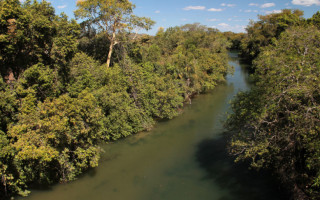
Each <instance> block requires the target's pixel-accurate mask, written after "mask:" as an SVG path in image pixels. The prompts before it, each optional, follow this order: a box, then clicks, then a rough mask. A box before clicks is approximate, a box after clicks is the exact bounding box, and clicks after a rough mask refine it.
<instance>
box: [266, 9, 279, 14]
mask: <svg viewBox="0 0 320 200" xmlns="http://www.w3.org/2000/svg"><path fill="white" fill-rule="evenodd" d="M281 12H282V10H272V11H266V14H272V13H281Z"/></svg>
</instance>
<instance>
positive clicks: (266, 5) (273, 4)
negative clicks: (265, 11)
mask: <svg viewBox="0 0 320 200" xmlns="http://www.w3.org/2000/svg"><path fill="white" fill-rule="evenodd" d="M273 6H276V4H275V3H265V4H262V5H261V8H270V7H273Z"/></svg>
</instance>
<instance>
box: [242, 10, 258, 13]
mask: <svg viewBox="0 0 320 200" xmlns="http://www.w3.org/2000/svg"><path fill="white" fill-rule="evenodd" d="M244 12H246V13H251V12H255V13H257V12H258V11H257V10H245V11H244Z"/></svg>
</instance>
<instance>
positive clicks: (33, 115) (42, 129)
mask: <svg viewBox="0 0 320 200" xmlns="http://www.w3.org/2000/svg"><path fill="white" fill-rule="evenodd" d="M35 102H36V101H35V97H32V95H29V96H28V97H27V98H25V99H23V101H22V107H21V110H20V113H19V115H18V119H19V121H18V122H17V123H15V124H12V125H11V127H10V129H9V132H8V133H9V136H10V137H11V138H12V139H13V140H12V141H13V143H12V147H13V148H14V149H15V151H16V153H15V156H14V159H15V167H16V169H17V171H18V173H19V178H20V179H21V180H22V181H23V182H25V183H30V182H40V183H41V182H43V183H48V182H49V183H50V182H51V181H54V180H56V179H60V181H68V180H72V179H74V177H75V176H76V175H78V174H80V173H81V172H82V171H83V170H85V169H87V168H88V167H95V166H97V165H98V160H99V153H100V148H99V147H98V146H97V145H98V142H99V141H100V140H101V139H103V138H104V137H105V136H104V132H105V128H104V124H103V118H104V116H103V115H102V113H101V110H100V109H99V107H97V106H96V99H95V98H94V97H93V95H92V94H90V93H88V92H87V91H83V92H82V93H81V94H80V95H79V98H77V99H74V98H71V97H69V96H68V95H62V96H60V97H59V98H57V99H54V100H52V101H51V100H46V101H44V102H43V103H41V102H39V103H37V104H36V103H35ZM35 107H37V109H36V108H35Z"/></svg>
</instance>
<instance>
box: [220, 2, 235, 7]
mask: <svg viewBox="0 0 320 200" xmlns="http://www.w3.org/2000/svg"><path fill="white" fill-rule="evenodd" d="M220 5H221V6H227V7H235V6H236V4H225V3H222V4H220Z"/></svg>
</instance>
